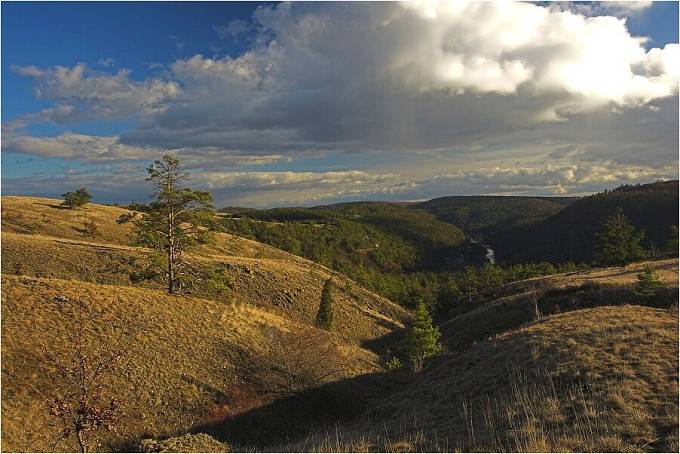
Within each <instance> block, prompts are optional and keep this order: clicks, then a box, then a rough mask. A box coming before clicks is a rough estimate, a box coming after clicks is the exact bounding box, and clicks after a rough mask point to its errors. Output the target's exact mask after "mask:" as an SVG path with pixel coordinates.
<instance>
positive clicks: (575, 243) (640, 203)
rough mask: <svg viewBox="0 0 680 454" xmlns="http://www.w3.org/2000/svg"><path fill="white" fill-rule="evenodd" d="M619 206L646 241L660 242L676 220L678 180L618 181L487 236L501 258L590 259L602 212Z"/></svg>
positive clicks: (603, 216)
mask: <svg viewBox="0 0 680 454" xmlns="http://www.w3.org/2000/svg"><path fill="white" fill-rule="evenodd" d="M618 208H621V209H622V210H623V212H624V214H625V215H626V217H628V218H629V219H630V220H631V222H632V223H633V225H634V226H635V227H636V228H637V229H641V230H644V231H645V240H644V241H643V244H645V246H646V247H648V248H649V247H652V245H654V246H655V247H656V248H662V247H663V246H664V244H665V243H666V242H667V241H668V240H669V239H670V236H671V231H670V227H671V226H672V225H677V224H678V181H677V180H676V181H666V182H659V183H651V184H645V185H638V186H622V187H620V188H617V189H615V190H612V191H605V192H603V193H599V194H595V195H592V196H589V197H584V198H582V199H579V200H577V201H575V202H574V203H572V204H570V205H569V206H567V207H566V208H564V209H563V210H561V211H559V212H557V213H556V214H554V215H552V216H550V217H548V218H546V219H543V220H542V221H539V222H536V223H534V224H530V225H527V226H520V227H517V228H513V229H509V230H505V231H502V232H500V233H497V234H495V235H493V236H491V237H489V238H488V239H487V241H488V242H489V243H490V244H491V245H492V247H493V248H494V250H495V251H496V257H497V258H498V259H499V260H500V261H502V262H506V263H519V262H531V261H542V260H545V261H550V262H555V263H562V262H567V261H574V262H591V261H593V260H594V259H595V242H596V234H597V233H598V232H599V231H600V229H601V226H602V223H603V222H604V220H605V219H606V218H607V216H609V215H611V214H613V213H614V212H615V211H616V210H617V209H618Z"/></svg>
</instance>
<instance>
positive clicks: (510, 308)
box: [440, 259, 678, 351]
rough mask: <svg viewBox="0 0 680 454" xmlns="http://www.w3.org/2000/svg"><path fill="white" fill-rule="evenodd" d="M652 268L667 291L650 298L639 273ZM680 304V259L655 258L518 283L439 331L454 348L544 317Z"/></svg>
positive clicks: (447, 343) (448, 322)
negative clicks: (639, 288)
mask: <svg viewBox="0 0 680 454" xmlns="http://www.w3.org/2000/svg"><path fill="white" fill-rule="evenodd" d="M645 267H650V268H652V269H653V270H654V271H655V272H656V273H657V275H658V276H659V278H660V279H661V280H662V282H664V284H665V285H666V288H665V289H663V290H661V291H660V292H659V294H658V296H657V297H655V298H652V299H645V298H641V297H639V296H637V295H636V294H635V292H634V287H635V284H636V283H637V275H638V274H639V273H640V272H641V271H642V270H643V268H645ZM677 300H678V261H677V260H676V259H674V260H655V261H648V262H641V263H634V264H630V265H627V266H623V267H611V268H600V269H594V270H590V271H581V272H575V273H566V274H555V275H551V276H544V277H538V278H533V279H526V280H523V281H518V282H513V283H511V284H508V285H506V286H504V287H502V288H500V289H499V290H498V291H497V295H496V298H494V299H492V300H491V301H489V302H486V303H483V304H479V305H478V306H477V307H475V308H474V309H472V310H470V311H468V312H465V313H463V314H461V315H458V316H456V317H453V318H451V319H449V320H447V321H446V322H444V323H443V324H442V325H441V326H440V329H441V331H442V333H443V335H444V339H445V343H446V345H447V347H448V348H449V349H451V350H457V351H460V350H462V349H464V348H466V347H468V346H469V345H471V344H473V343H474V342H479V341H482V340H484V339H486V338H487V337H490V336H493V335H496V334H499V333H503V332H505V331H508V330H511V329H515V328H518V327H520V326H522V325H523V324H526V323H529V322H531V321H533V320H534V319H535V318H536V316H537V314H536V309H538V312H539V315H540V316H546V315H551V314H556V313H560V312H569V311H574V310H579V309H585V308H592V307H599V306H621V305H625V304H642V305H647V306H654V307H670V306H672V305H673V304H674V303H677Z"/></svg>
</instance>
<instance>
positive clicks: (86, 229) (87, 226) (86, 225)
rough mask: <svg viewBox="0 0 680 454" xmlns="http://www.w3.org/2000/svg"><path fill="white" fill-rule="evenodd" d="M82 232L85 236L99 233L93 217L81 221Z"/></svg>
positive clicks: (93, 235)
mask: <svg viewBox="0 0 680 454" xmlns="http://www.w3.org/2000/svg"><path fill="white" fill-rule="evenodd" d="M83 233H85V235H87V236H91V237H95V236H97V235H99V225H98V224H97V222H96V221H95V220H94V219H92V218H88V219H87V220H86V221H85V222H83Z"/></svg>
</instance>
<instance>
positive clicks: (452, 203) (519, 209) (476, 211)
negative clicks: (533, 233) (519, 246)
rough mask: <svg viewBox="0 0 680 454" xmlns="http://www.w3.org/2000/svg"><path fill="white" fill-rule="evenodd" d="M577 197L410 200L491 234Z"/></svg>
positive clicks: (471, 229)
mask: <svg viewBox="0 0 680 454" xmlns="http://www.w3.org/2000/svg"><path fill="white" fill-rule="evenodd" d="M575 200H577V199H576V198H572V197H513V196H507V197H506V196H452V197H440V198H437V199H432V200H428V201H426V202H419V203H415V204H409V205H408V207H409V208H414V209H417V210H423V211H426V212H428V213H431V214H433V215H434V216H436V217H437V219H439V220H441V221H444V222H448V223H450V224H453V225H455V226H456V227H458V228H460V229H461V230H463V231H464V232H466V233H468V234H470V235H473V236H477V235H481V236H483V237H487V236H489V235H492V234H494V233H498V232H501V231H503V230H508V229H512V228H516V227H520V226H523V225H528V224H532V223H534V222H538V221H541V220H543V219H545V218H547V217H549V216H551V215H553V214H555V213H557V212H559V211H560V210H561V209H562V208H564V207H565V206H567V205H569V204H570V203H572V202H574V201H575Z"/></svg>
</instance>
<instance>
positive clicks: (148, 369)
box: [2, 276, 377, 451]
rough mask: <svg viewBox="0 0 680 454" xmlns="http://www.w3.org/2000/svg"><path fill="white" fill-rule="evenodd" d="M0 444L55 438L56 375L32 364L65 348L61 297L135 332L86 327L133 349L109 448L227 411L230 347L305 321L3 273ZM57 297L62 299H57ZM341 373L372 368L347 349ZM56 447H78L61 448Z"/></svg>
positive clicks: (25, 446) (367, 357) (40, 447)
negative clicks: (51, 405)
mask: <svg viewBox="0 0 680 454" xmlns="http://www.w3.org/2000/svg"><path fill="white" fill-rule="evenodd" d="M2 290H3V292H2V319H3V324H2V366H3V370H2V383H3V399H2V422H3V431H2V442H3V450H5V451H15V450H18V451H27V450H28V451H50V450H52V449H53V447H52V443H53V442H54V441H55V440H56V439H57V432H56V429H55V428H54V427H50V425H49V424H48V421H49V420H48V419H47V414H48V411H47V410H48V408H47V406H46V403H45V398H47V397H49V396H52V395H54V393H55V392H57V391H55V389H54V382H55V376H54V375H52V374H53V373H54V372H52V373H49V372H48V371H47V370H46V369H45V367H44V366H41V365H40V363H39V362H38V361H37V359H36V358H40V357H41V355H42V353H41V351H40V345H41V344H42V343H44V344H46V345H48V346H49V348H50V350H51V351H53V352H60V351H64V349H65V348H66V345H67V344H66V340H65V339H66V333H67V331H68V330H69V328H68V327H69V326H70V325H71V324H73V323H74V321H73V320H72V319H70V318H69V317H68V316H67V314H68V313H69V312H68V311H67V306H68V305H69V304H71V303H70V302H65V301H66V300H70V301H75V300H79V301H81V302H83V303H84V304H85V305H86V306H87V307H89V308H93V309H95V310H96V311H99V312H101V313H102V314H104V317H108V318H110V319H112V320H130V323H129V324H130V325H131V326H132V328H133V330H132V334H131V335H127V336H123V335H119V334H117V333H109V332H108V331H107V327H105V326H95V327H93V328H92V329H91V330H90V332H89V335H91V336H92V337H91V339H101V338H102V336H103V337H104V339H105V340H106V342H107V344H110V345H111V346H115V345H119V346H120V347H122V348H128V347H129V348H130V353H129V354H128V356H127V359H126V360H124V361H123V363H122V364H123V367H122V368H121V369H120V370H118V371H117V372H116V378H115V379H114V382H113V383H114V390H115V394H114V395H116V396H117V397H119V398H120V399H121V401H122V402H123V405H124V413H125V415H126V416H125V417H124V418H122V419H121V421H122V427H120V430H119V432H120V434H121V435H120V436H112V438H110V439H109V440H108V444H107V445H106V446H105V447H106V448H113V447H115V446H118V445H119V444H121V443H126V442H129V441H130V440H134V439H135V438H137V437H138V436H140V435H142V434H145V433H147V434H151V435H155V436H157V435H164V434H168V433H175V432H183V431H186V430H189V429H190V428H191V427H192V426H194V425H196V424H199V423H200V422H202V421H204V419H205V418H206V417H207V415H208V414H209V412H210V411H211V409H213V408H215V407H217V406H220V405H224V404H227V405H228V404H229V402H230V399H231V397H230V396H229V395H228V394H224V393H225V392H227V390H228V389H229V387H228V386H229V384H230V380H232V379H233V376H232V375H230V374H229V373H228V365H229V364H228V363H229V360H228V358H229V348H230V347H229V346H230V345H233V344H238V345H242V346H254V345H257V344H258V343H260V342H265V341H266V339H267V338H265V337H263V335H264V333H266V332H267V330H270V329H277V330H285V331H291V330H292V331H300V330H304V329H310V328H309V327H306V326H305V325H304V324H301V323H298V322H295V321H291V320H289V319H286V318H283V317H280V316H277V315H275V314H272V313H271V312H267V311H263V310H260V309H257V308H255V307H252V306H250V305H246V304H242V303H238V302H236V303H234V304H224V303H221V302H215V301H210V300H207V299H198V298H189V297H183V296H169V295H167V294H165V293H164V292H163V291H160V290H152V289H143V288H134V287H125V286H111V285H97V284H91V283H86V282H82V281H67V280H60V279H36V278H28V277H19V276H3V279H2ZM57 297H59V298H57ZM342 351H343V352H345V355H347V360H348V364H351V368H350V369H349V370H348V371H347V375H348V376H352V375H353V374H357V373H362V372H368V371H372V370H375V369H376V367H377V358H376V357H375V355H374V354H373V353H371V352H369V351H367V350H362V349H360V348H358V347H350V346H344V347H343V348H342ZM59 449H60V450H61V449H70V450H73V449H76V447H75V446H70V445H69V444H68V443H67V444H65V445H60V447H59Z"/></svg>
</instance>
